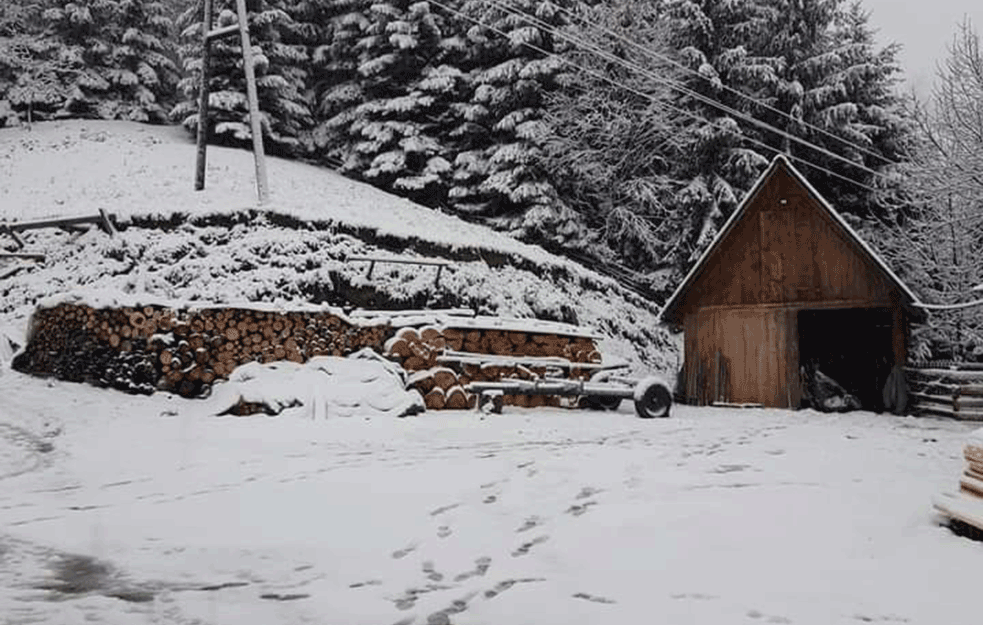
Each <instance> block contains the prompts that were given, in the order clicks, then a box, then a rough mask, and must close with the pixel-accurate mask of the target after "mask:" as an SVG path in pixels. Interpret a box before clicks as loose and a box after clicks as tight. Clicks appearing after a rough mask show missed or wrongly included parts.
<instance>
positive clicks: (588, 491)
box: [577, 486, 601, 499]
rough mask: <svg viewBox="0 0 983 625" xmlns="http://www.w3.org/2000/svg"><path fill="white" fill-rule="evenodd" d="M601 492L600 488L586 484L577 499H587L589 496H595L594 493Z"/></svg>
mask: <svg viewBox="0 0 983 625" xmlns="http://www.w3.org/2000/svg"><path fill="white" fill-rule="evenodd" d="M600 492H601V489H600V488H594V487H592V486H584V487H583V488H581V489H580V492H579V493H577V499H587V498H588V497H593V496H594V495H596V494H598V493H600Z"/></svg>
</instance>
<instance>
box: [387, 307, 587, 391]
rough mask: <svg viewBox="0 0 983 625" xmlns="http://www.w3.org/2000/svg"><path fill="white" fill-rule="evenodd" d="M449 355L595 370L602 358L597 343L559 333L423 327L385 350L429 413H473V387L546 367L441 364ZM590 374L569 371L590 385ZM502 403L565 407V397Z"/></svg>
mask: <svg viewBox="0 0 983 625" xmlns="http://www.w3.org/2000/svg"><path fill="white" fill-rule="evenodd" d="M444 350H450V351H454V352H467V353H471V354H485V355H489V356H512V357H516V358H517V359H519V358H523V357H524V358H544V357H552V358H562V359H564V360H566V361H569V362H571V363H584V364H596V363H599V362H600V361H601V355H600V353H599V352H598V351H597V346H596V344H595V342H594V340H593V339H591V338H589V337H584V336H566V335H561V334H554V333H540V332H526V331H519V330H514V331H513V330H500V329H494V328H476V327H463V328H462V327H453V326H450V327H448V326H442V327H438V326H433V325H428V326H423V327H419V328H413V327H406V328H402V329H400V330H398V331H397V332H396V333H395V334H394V335H393V336H392V338H390V339H389V340H388V341H387V342H386V343H385V345H384V347H383V354H384V355H385V356H387V357H389V358H391V359H393V360H395V361H397V362H399V363H400V364H401V365H402V367H403V368H404V369H405V370H406V371H408V372H410V374H411V375H410V379H409V382H408V386H409V387H410V388H415V389H417V390H418V391H419V392H420V393H421V394H422V395H423V397H424V401H425V403H426V405H427V408H428V409H435V410H440V409H464V408H473V407H474V406H475V404H476V403H477V396H476V395H475V394H473V393H469V392H467V391H465V390H464V387H466V386H467V385H468V384H469V383H471V382H497V381H499V380H503V379H515V378H518V379H535V378H541V377H544V376H545V375H546V374H547V372H548V368H547V367H545V366H539V367H537V366H523V365H522V364H519V363H515V364H495V363H493V362H489V363H486V364H467V363H453V362H438V360H440V355H441V354H442V353H443V352H444ZM490 360H491V359H490ZM591 373H592V370H591V369H589V368H585V369H577V368H575V367H573V368H568V370H567V372H566V375H567V376H568V377H570V378H573V379H589V378H590V375H591ZM502 403H503V404H505V405H512V406H523V407H536V406H561V405H563V400H562V399H561V398H560V397H556V396H549V395H505V396H504V397H503V398H502Z"/></svg>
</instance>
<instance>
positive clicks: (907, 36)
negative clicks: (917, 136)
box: [861, 0, 983, 97]
mask: <svg viewBox="0 0 983 625" xmlns="http://www.w3.org/2000/svg"><path fill="white" fill-rule="evenodd" d="M861 1H862V4H863V5H864V6H865V7H866V8H867V10H868V11H869V12H870V14H871V15H870V25H871V26H872V27H873V28H874V29H876V30H877V31H878V37H879V40H880V42H881V43H882V44H887V43H890V42H893V41H896V42H898V43H900V44H901V45H902V46H904V49H903V50H902V52H901V55H900V57H899V60H900V61H901V64H902V66H903V67H904V68H905V74H906V76H907V79H908V83H909V84H910V85H911V86H912V87H914V88H915V90H916V91H917V92H918V94H919V96H921V97H927V96H928V95H929V92H930V91H931V87H932V80H933V79H934V76H935V66H936V63H937V62H938V61H940V60H941V59H943V58H945V56H946V46H947V45H948V44H949V43H950V42H951V41H952V36H953V35H954V34H955V32H956V27H957V25H958V24H959V23H960V22H961V21H962V19H963V18H964V17H967V16H968V17H969V19H970V21H971V22H972V23H973V26H974V27H975V28H976V30H977V32H979V31H980V30H981V28H983V2H981V1H980V0H861Z"/></svg>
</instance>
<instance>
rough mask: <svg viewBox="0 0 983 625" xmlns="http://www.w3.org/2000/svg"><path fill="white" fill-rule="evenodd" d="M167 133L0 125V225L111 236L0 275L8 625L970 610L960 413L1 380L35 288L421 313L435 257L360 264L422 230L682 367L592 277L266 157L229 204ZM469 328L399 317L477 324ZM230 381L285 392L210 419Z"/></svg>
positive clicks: (857, 616) (348, 376)
mask: <svg viewBox="0 0 983 625" xmlns="http://www.w3.org/2000/svg"><path fill="white" fill-rule="evenodd" d="M182 132H183V131H180V130H178V129H173V128H149V127H143V126H137V125H132V124H120V123H104V122H88V121H86V122H58V123H52V124H38V125H35V126H34V129H33V130H31V131H28V130H25V129H3V130H0V220H2V219H35V218H41V217H46V216H54V215H58V216H69V215H73V214H90V213H94V212H95V211H97V210H98V209H100V208H104V209H107V210H109V211H110V212H113V213H115V214H116V215H117V217H118V219H119V220H120V221H121V223H122V225H123V226H124V227H123V228H122V229H121V231H120V232H119V234H118V235H117V236H116V237H114V238H112V239H110V238H109V237H108V236H106V235H105V234H103V233H100V232H89V233H87V234H81V235H78V234H66V233H61V232H57V231H34V232H30V233H27V234H26V235H25V238H26V239H27V240H28V243H29V247H30V249H31V250H32V251H34V250H37V251H43V252H44V253H45V254H46V255H47V261H46V263H45V264H44V265H43V266H37V267H35V266H31V267H25V269H23V270H21V271H20V272H18V273H16V274H14V275H12V276H8V277H5V278H0V623H2V624H4V625H6V624H8V623H9V624H11V625H13V624H14V623H16V624H18V625H20V624H21V623H57V624H59V625H76V624H78V625H81V624H83V623H109V624H120V625H123V624H125V625H131V624H132V625H143V624H151V623H153V624H165V625H166V624H179V625H192V624H193V625H224V624H226V623H235V624H236V625H252V624H254V623H255V624H257V625H268V624H270V623H288V624H294V623H338V624H343V625H362V624H365V625H396V624H398V625H438V624H440V623H451V624H453V625H486V624H487V625H500V624H502V623H509V624H510V625H524V624H530V625H532V624H535V625H548V624H554V623H563V624H564V625H568V624H569V625H588V624H590V625H593V624H595V623H652V622H657V623H669V624H687V623H694V624H696V623H699V624H704V623H795V624H797V625H798V624H813V623H814V624H816V625H830V624H839V623H842V624H853V623H912V624H926V625H936V624H939V623H945V624H946V625H962V624H969V623H974V624H975V623H977V622H978V621H979V618H978V615H977V614H976V613H975V612H974V608H973V607H972V605H971V604H970V601H971V598H972V597H974V596H976V591H977V585H978V584H977V580H976V576H975V575H974V574H973V573H974V572H975V571H978V570H979V559H980V553H981V551H980V550H981V545H980V544H979V543H976V542H973V541H970V540H967V539H964V538H960V537H957V536H956V535H955V534H953V533H952V532H951V531H950V530H948V529H947V528H945V527H942V526H941V525H940V523H941V522H942V519H941V517H939V516H937V515H936V513H935V512H934V511H933V509H932V498H933V496H935V495H937V494H938V493H942V492H945V491H950V490H953V489H954V488H957V487H958V475H959V473H960V471H961V470H962V465H963V461H962V456H961V452H962V447H963V442H964V440H965V439H966V437H967V435H969V433H970V432H971V430H972V429H973V428H972V426H971V425H969V424H966V423H962V422H958V421H945V420H936V419H929V418H919V419H915V418H897V417H892V416H887V415H874V414H870V413H864V412H855V413H850V414H837V415H824V414H819V413H816V412H813V411H800V412H789V411H779V410H754V409H747V410H741V409H729V408H728V409H722V408H694V407H688V406H674V407H673V409H672V412H671V415H672V416H671V417H670V418H668V419H645V420H642V419H638V418H636V417H635V416H634V408H633V406H632V405H631V402H623V404H622V407H621V409H620V410H619V411H618V412H614V413H612V412H592V411H579V410H563V409H550V408H537V409H521V408H515V407H510V406H506V407H504V409H503V410H504V412H503V414H501V415H486V414H483V413H481V412H478V411H460V412H459V411H439V412H438V411H432V412H428V413H424V414H420V415H417V416H412V417H408V418H396V415H397V414H404V413H405V412H412V410H411V409H407V406H411V405H412V401H414V400H413V398H412V395H407V394H405V393H404V392H402V391H401V389H400V387H399V384H398V383H397V382H396V377H397V374H396V373H395V372H393V371H392V370H391V369H388V368H387V365H386V364H384V363H383V362H381V361H379V360H378V359H373V358H368V359H362V360H361V361H359V360H351V359H349V360H340V359H317V360H316V361H311V362H309V363H307V364H306V365H303V366H301V365H294V364H286V363H276V364H275V365H271V366H260V365H255V364H254V365H247V366H246V367H243V368H240V369H239V370H237V372H235V374H234V376H233V377H234V379H233V380H232V381H230V382H228V383H224V384H221V385H218V386H217V387H216V391H215V393H214V394H213V395H212V396H211V397H210V398H209V399H207V400H204V401H203V400H186V399H182V398H179V397H177V396H173V395H170V394H166V393H158V394H155V395H152V396H149V397H147V396H130V395H124V394H121V393H119V392H115V391H112V390H106V389H98V388H94V387H90V386H87V385H79V384H70V383H64V382H59V381H55V380H45V379H37V378H32V377H29V376H25V375H23V374H21V373H19V372H16V371H13V370H10V369H9V368H8V367H7V365H6V364H5V363H4V361H5V360H9V358H10V355H11V352H12V348H11V345H10V343H9V341H7V340H6V339H4V337H5V336H6V337H9V339H11V340H13V341H14V342H21V341H22V340H23V337H24V336H25V332H26V327H27V325H28V321H29V315H30V313H31V312H32V311H33V310H35V308H36V306H37V305H39V303H40V304H41V305H52V304H53V303H56V302H64V301H74V302H87V303H90V304H97V305H114V306H119V305H135V304H138V303H139V304H141V305H146V304H150V303H156V304H166V305H169V306H174V305H176V304H178V305H179V307H182V306H187V307H206V306H209V305H215V304H218V305H248V306H256V307H273V308H275V309H300V308H303V307H304V306H306V305H305V304H303V302H320V301H322V300H320V299H318V297H316V293H317V288H320V287H321V285H325V284H332V283H333V282H334V281H345V282H347V283H349V284H351V285H352V286H355V287H359V288H361V287H368V286H370V285H375V286H378V288H379V289H380V291H382V292H385V293H387V294H388V295H389V296H391V297H393V298H395V299H403V300H406V301H408V302H416V303H417V304H416V305H414V306H407V308H418V307H419V302H420V301H423V300H426V301H425V303H428V304H429V303H432V302H431V300H430V299H426V298H424V297H422V296H423V295H428V293H431V292H430V291H428V289H432V287H433V284H434V275H433V272H432V271H428V270H427V269H428V268H424V269H422V270H421V269H420V268H416V267H406V266H393V267H389V266H386V267H382V266H380V267H377V268H376V272H375V274H374V275H373V279H372V281H371V283H370V281H369V280H368V279H367V278H366V277H365V269H366V268H365V266H364V265H365V264H364V263H350V262H347V259H348V258H350V257H352V256H355V255H366V254H377V253H380V252H386V253H390V252H392V248H397V249H400V250H403V246H404V245H406V244H407V242H412V243H413V244H414V245H415V244H416V243H418V242H420V241H423V242H430V243H433V244H434V245H437V246H445V247H449V248H451V249H453V250H459V249H464V248H468V249H479V251H480V252H481V254H485V253H486V252H488V253H490V254H493V255H506V256H508V257H509V258H511V259H512V261H513V262H506V263H502V262H501V259H500V258H499V261H498V262H484V260H483V258H482V261H481V262H477V261H476V262H470V261H461V260H459V261H458V262H455V263H454V264H453V265H452V266H450V267H447V268H445V270H444V272H443V274H442V275H441V281H440V282H441V284H442V285H445V286H446V287H447V288H449V289H452V290H453V291H454V292H455V293H458V294H460V295H461V298H460V299H461V300H462V301H460V302H449V303H446V305H447V306H450V307H456V306H461V305H462V304H463V303H467V304H468V305H469V306H470V305H471V304H472V303H473V304H474V305H473V306H471V308H472V309H473V310H474V314H475V316H476V317H479V316H488V315H493V314H494V315H497V316H508V317H516V318H522V319H524V321H523V322H522V324H524V325H522V326H515V327H528V326H529V324H530V323H532V322H531V321H529V320H531V319H532V318H535V317H540V318H542V317H550V318H565V317H566V316H567V313H569V312H570V311H572V312H573V313H575V315H576V316H577V317H578V321H579V325H580V326H581V327H583V328H584V331H585V332H590V333H595V334H598V335H601V336H603V337H604V338H603V339H602V341H601V345H602V351H604V352H605V356H606V357H607V356H608V355H615V356H619V357H622V358H625V359H626V360H627V361H629V362H631V363H632V364H633V366H634V368H635V369H636V370H638V369H642V370H644V371H646V372H647V373H646V374H647V375H648V374H651V373H654V372H655V371H659V372H661V373H665V374H667V375H671V374H672V373H673V367H674V366H675V364H677V363H675V362H673V359H674V357H675V356H676V354H678V352H679V345H678V343H677V344H676V345H675V346H672V345H669V343H668V337H666V335H665V333H664V332H662V331H661V330H659V329H658V328H657V327H656V325H655V316H654V314H653V312H652V310H651V307H648V306H646V305H644V303H640V302H639V301H638V300H637V298H633V297H632V296H630V295H628V294H626V293H625V292H624V291H623V290H621V289H619V288H617V287H616V286H615V285H614V283H613V282H612V281H610V280H608V279H607V278H602V277H600V276H598V275H596V274H594V273H592V272H590V271H589V270H587V269H585V268H582V267H580V266H578V265H576V264H574V263H570V262H568V261H565V260H562V259H558V258H556V257H554V256H552V255H549V254H547V253H546V252H544V251H542V250H539V249H538V248H534V247H531V246H527V245H524V244H521V243H518V242H516V241H514V240H512V239H509V238H508V237H506V236H504V235H501V234H497V233H493V232H490V231H488V230H486V229H483V228H479V227H477V226H473V225H469V224H466V223H464V222H461V221H459V220H456V219H453V218H450V217H448V216H446V215H442V214H440V213H439V212H438V211H430V210H427V209H421V208H420V207H418V206H414V205H412V204H410V203H409V202H405V201H403V200H399V199H396V198H393V197H391V196H388V195H386V194H383V193H381V192H378V191H375V190H373V189H370V188H368V187H366V186H365V185H360V184H358V183H354V182H351V181H348V180H345V179H343V178H340V177H338V176H336V175H335V174H333V173H331V172H327V171H324V170H321V169H316V168H313V167H308V166H306V165H298V164H296V163H293V164H291V163H286V162H284V161H280V160H277V159H271V161H270V179H271V181H272V183H273V191H274V195H273V197H274V209H275V214H274V213H273V212H271V213H258V214H250V213H247V212H244V211H243V209H247V208H255V206H254V203H255V200H254V197H255V196H254V189H253V186H252V184H253V183H252V179H251V172H252V161H251V155H249V154H248V153H246V152H240V151H233V150H222V149H218V148H209V163H210V164H209V172H208V187H207V189H206V191H204V192H201V193H195V192H193V191H192V190H191V177H192V171H193V170H192V162H193V146H192V145H191V144H190V142H189V141H188V139H187V137H186V136H185V135H183V134H182ZM181 215H192V216H197V217H200V218H202V221H200V222H195V223H193V222H192V220H188V219H184V218H179V217H180V216H181ZM283 215H292V216H294V217H296V218H298V219H301V220H305V221H311V220H313V221H311V223H310V224H304V223H301V224H294V225H290V226H287V225H284V224H283V223H282V219H280V218H281V217H282V216H283ZM216 216H219V217H223V216H224V217H227V222H228V223H221V222H220V220H218V218H217V217H216ZM150 217H153V218H154V219H156V220H157V221H158V223H156V225H146V222H149V221H153V220H151V219H149V218H150ZM141 220H142V222H144V223H145V225H143V226H139V227H138V226H134V225H133V224H134V223H136V222H140V221H141ZM127 223H129V227H127ZM317 224H320V225H317ZM324 224H328V225H326V226H325V225H324ZM308 226H309V227H308ZM322 226H324V227H322ZM360 228H361V229H363V230H359V229H360ZM421 247H422V248H423V250H424V251H426V246H425V245H424V246H421ZM408 249H409V250H410V251H403V252H402V253H403V255H404V256H405V255H407V254H409V253H416V252H413V251H412V249H413V248H412V245H410V246H409V248H408ZM419 255H420V256H424V257H430V256H431V254H429V253H420V254H419ZM438 255H439V254H438ZM516 259H518V261H521V262H517V261H516ZM523 262H528V263H529V264H528V266H523ZM2 269H3V267H0V270H2ZM428 297H429V296H428ZM243 302H248V304H243ZM310 305H311V306H314V305H315V304H313V303H312V304H310ZM317 306H320V304H317ZM346 310H347V308H346ZM339 316H340V315H339ZM351 316H352V318H354V319H356V320H359V321H360V322H364V323H372V322H374V321H378V320H386V319H394V322H395V320H396V319H399V317H393V316H392V315H388V314H382V313H373V312H372V311H358V313H357V314H353V315H351ZM470 318H471V317H470V315H469V316H468V317H466V318H464V319H463V320H462V317H461V316H459V315H454V314H452V313H451V312H446V313H442V314H441V313H433V312H425V311H419V310H418V311H413V314H411V315H409V316H407V317H405V318H403V319H399V321H400V322H403V321H406V320H408V319H415V320H417V321H418V322H420V323H426V324H436V323H439V322H441V321H442V320H443V321H445V322H446V323H448V324H461V323H465V324H467V323H485V321H484V320H480V319H478V320H474V321H469V319H470ZM537 327H545V326H542V325H539V326H537ZM552 327H554V328H555V327H556V326H552ZM676 338H677V340H678V337H676ZM5 341H6V342H5ZM669 379H671V378H669ZM240 397H241V398H243V399H244V400H245V401H263V402H265V403H267V404H269V405H271V406H275V407H277V408H278V409H282V410H281V411H280V414H278V415H276V416H267V415H265V414H264V415H255V416H249V417H233V416H215V415H216V414H218V413H223V412H225V411H226V408H227V407H228V405H229V404H230V403H234V402H236V401H238V399H239V398H240ZM407 401H409V402H410V404H407V403H406V402H407ZM356 403H357V404H358V406H357V407H356V406H355V404H356ZM343 416H344V417H345V418H334V417H343ZM979 436H980V435H979V434H977V437H979ZM974 440H980V439H979V438H977V439H974Z"/></svg>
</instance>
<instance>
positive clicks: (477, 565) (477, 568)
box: [454, 556, 492, 582]
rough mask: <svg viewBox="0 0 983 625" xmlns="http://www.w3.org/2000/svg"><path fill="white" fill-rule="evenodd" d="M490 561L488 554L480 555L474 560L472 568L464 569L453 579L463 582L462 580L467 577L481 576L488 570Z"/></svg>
mask: <svg viewBox="0 0 983 625" xmlns="http://www.w3.org/2000/svg"><path fill="white" fill-rule="evenodd" d="M491 562H492V560H491V558H489V557H488V556H481V557H480V558H478V559H476V560H475V561H474V569H473V570H471V571H465V572H464V573H461V574H459V575H457V576H456V577H455V578H454V581H455V582H463V581H464V580H466V579H469V578H471V577H483V576H484V575H485V573H487V572H488V569H489V568H490V567H491Z"/></svg>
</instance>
